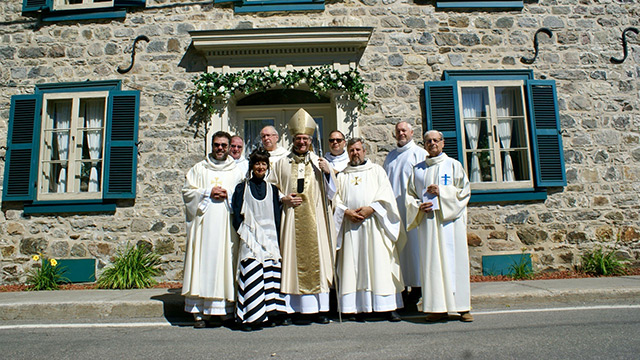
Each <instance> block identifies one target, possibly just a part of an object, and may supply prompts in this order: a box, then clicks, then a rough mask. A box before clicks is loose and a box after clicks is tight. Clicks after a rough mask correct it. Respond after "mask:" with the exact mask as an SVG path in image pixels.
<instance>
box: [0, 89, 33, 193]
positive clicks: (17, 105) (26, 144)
mask: <svg viewBox="0 0 640 360" xmlns="http://www.w3.org/2000/svg"><path fill="white" fill-rule="evenodd" d="M41 99H42V97H41V96H40V95H14V96H12V97H11V111H10V113H9V131H8V134H7V148H8V149H7V154H6V159H7V162H6V164H5V169H4V186H3V192H2V199H3V201H29V200H33V199H34V198H35V190H36V189H35V182H36V174H37V171H38V147H39V143H40V111H41V106H42V105H41V103H42V100H41Z"/></svg>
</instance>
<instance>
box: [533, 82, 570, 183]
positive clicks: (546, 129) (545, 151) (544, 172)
mask: <svg viewBox="0 0 640 360" xmlns="http://www.w3.org/2000/svg"><path fill="white" fill-rule="evenodd" d="M527 97H528V100H529V101H528V108H529V124H530V128H531V147H532V155H533V158H534V164H533V165H534V175H535V180H536V185H537V186H539V187H548V186H566V185H567V178H566V175H565V169H564V152H563V150H562V135H561V134H560V116H559V115H558V99H557V96H556V83H555V81H553V80H527Z"/></svg>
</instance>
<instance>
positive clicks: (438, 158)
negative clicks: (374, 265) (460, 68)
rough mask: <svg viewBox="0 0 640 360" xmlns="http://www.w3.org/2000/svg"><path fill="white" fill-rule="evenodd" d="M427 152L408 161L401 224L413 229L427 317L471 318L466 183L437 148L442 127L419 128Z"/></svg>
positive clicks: (422, 303)
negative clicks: (404, 215)
mask: <svg viewBox="0 0 640 360" xmlns="http://www.w3.org/2000/svg"><path fill="white" fill-rule="evenodd" d="M424 146H425V149H426V150H427V152H428V153H429V156H428V157H427V158H426V159H425V161H423V162H421V163H419V164H417V165H416V166H414V167H413V170H412V172H411V176H410V177H409V184H408V186H407V202H406V207H407V229H408V230H411V229H413V228H417V229H418V236H419V239H420V250H419V256H420V264H421V267H420V269H421V271H422V274H421V275H422V299H421V300H420V302H419V303H418V310H420V311H423V312H426V313H428V314H429V315H428V316H427V321H429V322H434V321H444V320H447V319H448V313H449V312H458V313H460V315H461V316H460V320H461V321H465V322H470V321H473V317H472V316H471V314H470V313H469V310H471V300H470V284H469V250H468V249H467V203H468V202H469V198H470V197H471V190H470V189H471V188H470V186H469V180H468V178H467V174H466V173H465V171H464V168H463V167H462V164H460V162H459V161H458V160H455V159H452V158H450V157H448V156H447V154H445V153H443V152H442V149H443V148H444V139H443V137H442V133H441V132H439V131H436V130H430V131H427V132H426V133H425V136H424Z"/></svg>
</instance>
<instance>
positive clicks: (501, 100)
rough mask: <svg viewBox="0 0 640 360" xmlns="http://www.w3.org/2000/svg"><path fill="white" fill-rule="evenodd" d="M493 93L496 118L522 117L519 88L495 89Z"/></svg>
mask: <svg viewBox="0 0 640 360" xmlns="http://www.w3.org/2000/svg"><path fill="white" fill-rule="evenodd" d="M495 92H496V108H497V109H496V110H497V115H498V117H505V116H511V117H512V116H523V113H522V96H521V95H520V88H519V87H496V90H495Z"/></svg>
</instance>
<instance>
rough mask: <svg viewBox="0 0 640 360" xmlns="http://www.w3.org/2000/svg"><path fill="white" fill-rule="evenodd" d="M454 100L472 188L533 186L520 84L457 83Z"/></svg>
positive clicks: (523, 94)
mask: <svg viewBox="0 0 640 360" xmlns="http://www.w3.org/2000/svg"><path fill="white" fill-rule="evenodd" d="M458 99H459V101H460V102H461V104H460V107H459V109H460V112H461V114H460V119H461V122H462V124H461V125H462V126H461V127H460V128H461V131H462V134H463V136H462V137H463V139H464V141H463V142H462V144H463V151H464V155H465V156H464V166H465V168H466V169H467V173H468V175H469V181H470V182H471V188H472V189H508V188H513V189H517V188H527V187H532V186H533V177H532V167H531V151H530V144H529V129H528V121H527V118H526V111H525V93H524V82H523V81H492V82H486V81H485V82H481V81H478V82H474V81H460V82H458Z"/></svg>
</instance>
